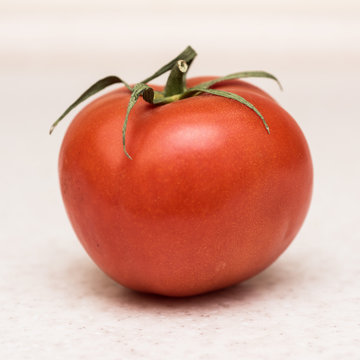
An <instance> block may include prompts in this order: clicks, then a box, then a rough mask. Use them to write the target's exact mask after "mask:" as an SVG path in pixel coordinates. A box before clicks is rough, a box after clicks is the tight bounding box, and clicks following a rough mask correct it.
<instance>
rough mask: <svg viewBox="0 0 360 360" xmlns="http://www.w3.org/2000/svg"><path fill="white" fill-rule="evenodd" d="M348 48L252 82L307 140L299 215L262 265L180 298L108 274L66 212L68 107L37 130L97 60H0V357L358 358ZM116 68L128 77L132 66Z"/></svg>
mask: <svg viewBox="0 0 360 360" xmlns="http://www.w3.org/2000/svg"><path fill="white" fill-rule="evenodd" d="M359 54H360V51H359V52H357V57H356V58H354V57H348V58H341V57H339V56H336V55H335V54H334V56H333V57H331V56H330V57H329V56H328V55H327V54H325V55H323V56H322V57H321V56H320V55H319V57H316V56H315V57H314V58H313V60H314V61H312V64H310V62H305V64H304V66H303V67H301V66H299V65H300V64H302V62H301V61H300V60H297V62H295V64H294V63H292V62H291V61H289V59H285V60H283V61H282V62H281V61H280V63H279V64H278V65H276V64H277V63H276V62H275V61H274V62H273V63H271V64H272V65H273V68H274V69H275V70H276V71H275V72H276V74H277V75H278V76H279V77H280V78H281V79H282V81H283V85H284V87H285V91H284V92H283V93H280V92H279V91H278V89H276V87H275V85H273V84H269V83H266V80H263V81H260V80H259V81H257V82H256V83H257V84H261V85H262V86H263V84H264V87H265V88H266V90H268V91H269V92H270V93H271V94H272V95H273V96H274V97H276V98H277V99H278V101H279V102H280V103H281V104H282V105H283V106H284V107H285V108H286V109H287V110H288V111H289V112H290V113H291V114H292V115H293V116H294V117H295V118H296V119H297V121H298V123H299V124H300V126H301V127H302V129H303V130H304V133H305V135H306V137H307V139H308V142H309V144H310V148H311V152H312V155H313V160H314V169H315V184H314V194H313V201H312V205H311V208H310V211H309V214H308V217H307V219H306V221H305V224H304V226H303V227H302V229H301V231H300V233H299V234H298V236H297V237H296V239H295V240H294V242H293V243H292V245H291V246H290V247H289V249H288V250H287V251H286V252H285V253H284V254H283V255H282V256H281V257H280V258H279V259H278V260H277V261H276V262H275V263H274V264H273V265H272V266H271V267H269V268H268V269H267V270H266V271H264V272H263V273H261V274H260V275H258V276H256V277H255V278H253V279H251V280H249V281H247V282H245V283H242V284H238V285H236V286H233V287H231V288H228V289H224V290H221V291H218V292H214V293H210V294H205V295H201V296H196V297H191V298H182V299H172V298H166V297H160V296H155V295H144V294H139V293H135V292H132V291H130V290H127V289H125V288H123V287H121V286H120V285H118V284H116V283H115V282H113V281H112V280H110V279H109V278H107V277H106V276H105V275H104V274H103V273H102V272H101V271H100V270H99V269H98V268H97V267H96V266H95V265H94V264H93V263H92V262H91V261H90V260H89V258H88V257H87V255H86V253H85V251H84V250H83V249H82V247H81V246H80V244H79V242H78V241H77V239H76V237H75V235H74V233H73V231H72V229H71V226H70V224H69V222H68V219H67V217H66V214H65V211H64V208H63V204H62V201H61V197H60V192H59V187H58V179H57V155H58V151H59V146H60V143H61V139H62V136H63V134H64V131H65V129H66V126H67V124H68V123H69V121H70V120H69V119H67V121H64V124H62V125H61V126H59V128H58V129H57V131H56V133H55V134H54V135H53V136H51V137H50V136H48V135H47V131H48V128H49V125H50V124H51V122H52V121H53V120H54V118H56V117H57V116H58V115H59V113H60V112H61V111H62V110H63V108H64V107H65V106H66V105H68V103H69V102H70V101H71V100H73V99H74V98H75V96H77V95H78V94H79V91H81V90H83V89H84V87H86V86H87V85H88V84H89V83H91V82H92V81H93V80H95V79H96V77H95V78H94V74H93V72H94V69H95V66H97V64H93V65H92V66H93V67H92V68H91V65H87V66H88V67H86V66H85V67H84V68H83V69H82V68H81V67H79V66H78V67H77V68H71V67H69V66H68V65H67V66H66V67H65V68H63V69H62V70H60V69H61V67H60V65H58V64H57V65H56V66H55V67H54V68H52V67H51V66H50V65H48V67H47V68H46V69H44V68H42V67H41V66H42V65H41V63H40V65H36V64H35V65H34V64H33V63H31V64H30V65H28V66H27V67H24V68H21V69H20V68H19V67H17V65H16V64H15V65H14V66H12V65H11V64H9V63H7V65H6V66H7V67H6V68H5V70H4V69H2V70H0V78H1V82H2V85H1V87H0V99H2V100H1V103H2V104H1V109H0V112H1V123H0V130H1V131H0V137H1V138H0V140H1V142H0V144H1V148H2V151H1V152H0V163H1V170H0V171H1V177H0V179H1V185H2V186H1V192H2V193H1V203H0V212H1V213H0V215H1V216H0V228H1V231H0V241H1V251H0V272H1V278H0V357H1V358H2V359H36V360H41V359H50V358H51V359H102V360H110V359H156V360H159V359H240V358H242V359H262V358H266V359H277V360H281V359H286V360H290V359H359V358H360V287H359V277H360V257H359V253H360V227H359V220H360V219H359V200H360V190H359V180H360V166H359V155H360V146H359V131H360V121H359V106H358V104H359V101H360V100H359V93H360V91H359V90H360V88H359V85H358V84H359V80H360V69H359V65H358V64H359V63H360V62H359V61H358V60H359ZM269 56H270V55H269ZM270 58H271V56H270ZM215 60H216V61H215V64H216V63H220V62H221V59H220V58H219V59H215ZM149 61H150V60H149ZM227 61H230V60H227ZM202 62H203V63H206V59H205V58H203V59H202ZM270 62H271V61H270ZM225 63H226V61H225ZM259 63H260V62H259ZM129 64H130V62H129ZM154 64H155V65H154ZM154 64H153V66H152V67H156V63H155V62H154ZM312 65H314V66H312ZM295 66H296V71H295V70H294V67H295ZM152 67H151V68H152ZM149 68H150V66H149ZM195 69H196V71H197V73H198V74H203V72H201V71H200V68H195ZM334 69H337V71H334ZM232 70H233V68H230V71H229V72H231V71H232ZM340 70H341V71H340ZM194 73H196V72H194ZM125 75H126V73H125ZM127 75H128V76H129V78H131V77H133V78H135V70H131V71H130V72H128V74H127ZM144 75H146V74H144Z"/></svg>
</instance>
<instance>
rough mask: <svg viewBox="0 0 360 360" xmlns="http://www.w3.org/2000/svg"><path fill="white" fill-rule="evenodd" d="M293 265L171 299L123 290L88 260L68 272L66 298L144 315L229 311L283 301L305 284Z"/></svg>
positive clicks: (281, 265)
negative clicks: (250, 304) (94, 301)
mask: <svg viewBox="0 0 360 360" xmlns="http://www.w3.org/2000/svg"><path fill="white" fill-rule="evenodd" d="M294 262H296V259H294V258H292V259H289V260H287V261H282V260H280V261H278V262H276V263H275V264H273V265H272V266H270V268H268V269H267V270H265V271H264V272H262V273H261V274H259V275H257V276H256V277H254V278H252V279H250V280H248V281H245V282H243V283H240V284H237V285H234V286H231V287H228V288H225V289H222V290H218V291H214V292H210V293H206V294H202V295H197V296H192V297H183V298H172V297H166V296H161V295H155V294H146V293H139V292H136V291H133V290H129V289H127V288H124V287H123V286H121V285H119V284H117V283H116V282H115V281H113V280H111V279H110V278H109V277H107V276H106V275H105V274H104V273H103V272H102V271H101V270H100V269H98V268H97V267H96V266H95V265H94V264H93V263H92V262H91V261H90V260H89V259H86V258H82V259H77V261H76V264H75V263H74V264H70V265H69V266H68V267H67V269H66V270H65V271H66V273H67V274H68V278H69V280H70V284H69V287H67V291H69V292H70V293H72V294H67V295H70V296H72V295H74V296H75V297H81V298H82V297H89V298H96V299H97V300H99V301H102V302H104V301H105V302H107V304H108V305H109V306H118V307H122V308H126V309H127V310H134V311H139V310H141V311H142V312H144V311H147V310H148V311H152V312H154V310H155V312H156V310H158V311H164V310H165V311H166V310H170V309H171V310H172V311H174V310H175V309H176V310H177V311H178V310H182V311H184V310H185V311H187V310H196V309H204V308H207V309H208V310H211V309H216V308H229V307H231V306H234V304H244V303H248V302H257V301H261V299H263V298H265V297H266V298H267V299H268V298H274V299H276V298H280V297H283V296H284V294H287V293H291V292H292V290H293V289H294V288H295V287H299V286H301V284H302V283H303V281H304V279H303V277H302V271H301V270H300V268H301V266H296V265H298V264H294ZM75 268H76V269H75ZM169 313H171V312H169Z"/></svg>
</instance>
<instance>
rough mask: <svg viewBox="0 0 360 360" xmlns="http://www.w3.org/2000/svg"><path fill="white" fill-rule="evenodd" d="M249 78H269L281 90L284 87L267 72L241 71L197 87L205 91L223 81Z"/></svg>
mask: <svg viewBox="0 0 360 360" xmlns="http://www.w3.org/2000/svg"><path fill="white" fill-rule="evenodd" d="M249 77H255V78H268V79H272V80H275V81H276V82H277V84H278V85H279V88H280V90H282V89H283V88H282V86H281V84H280V81H279V80H278V79H277V78H276V77H275V76H274V75H272V74H270V73H268V72H266V71H241V72H237V73H234V74H230V75H226V76H222V77H219V78H216V79H214V80H210V81H206V82H203V83H200V84H199V85H197V86H196V87H197V88H198V87H201V88H204V89H208V88H210V87H211V86H213V85H215V84H217V83H219V82H222V81H226V80H235V79H243V78H249Z"/></svg>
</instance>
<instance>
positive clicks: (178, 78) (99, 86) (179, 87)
mask: <svg viewBox="0 0 360 360" xmlns="http://www.w3.org/2000/svg"><path fill="white" fill-rule="evenodd" d="M196 55H197V53H196V52H195V50H194V49H193V48H192V47H191V46H188V47H187V48H186V49H185V50H184V51H183V52H182V53H180V54H179V55H178V56H177V57H176V58H175V59H173V60H171V61H170V62H169V63H167V64H166V65H164V66H163V67H161V68H160V69H159V70H158V71H156V72H155V73H154V74H153V75H151V76H149V77H148V78H146V79H145V80H143V81H141V82H139V83H137V84H136V85H135V86H133V87H131V86H130V85H129V84H128V83H127V82H126V81H124V80H123V79H121V78H119V77H117V76H114V75H111V76H107V77H105V78H103V79H101V80H99V81H97V82H96V83H95V84H93V85H92V86H91V87H90V88H88V89H87V90H86V91H85V92H84V93H83V94H82V95H80V97H79V98H78V99H77V100H75V101H74V102H73V103H72V104H71V105H70V106H69V107H68V108H67V109H66V110H65V111H64V113H63V114H62V115H61V116H60V117H59V118H58V119H57V120H56V121H55V122H54V123H53V124H52V126H51V128H50V134H51V133H52V132H53V130H54V129H55V127H56V126H57V125H58V123H59V122H60V121H61V120H62V119H63V118H64V117H65V116H66V115H67V114H68V113H69V112H70V111H71V110H73V109H74V108H75V107H76V106H78V105H79V104H80V103H82V102H83V101H85V100H86V99H88V98H89V97H91V96H92V95H94V94H96V93H98V92H99V91H101V90H103V89H105V88H106V87H108V86H110V85H113V84H116V83H122V84H123V85H124V86H125V87H126V88H127V89H128V90H129V92H130V93H131V96H130V100H129V103H128V107H127V111H126V116H125V119H124V123H123V128H122V138H123V139H122V140H123V150H124V153H125V155H126V156H127V157H128V158H129V159H132V158H131V156H130V155H129V154H128V152H127V151H126V146H125V139H126V128H127V123H128V118H129V114H130V111H131V109H132V108H133V107H134V105H135V104H136V102H137V101H138V99H139V97H140V96H142V98H143V99H144V100H145V101H146V102H148V103H150V104H152V105H165V104H169V103H172V102H174V101H179V100H182V99H185V98H189V97H193V96H198V95H200V94H203V93H207V94H211V95H215V96H221V97H225V98H228V99H231V100H236V101H238V102H239V103H241V104H243V105H245V106H247V107H248V108H249V109H251V110H252V111H254V112H255V113H256V114H257V116H258V117H259V118H260V119H261V121H262V122H263V125H264V127H265V129H266V131H267V132H268V134H270V129H269V126H268V124H267V123H266V121H265V119H264V117H263V115H262V114H261V113H260V111H259V110H258V109H257V108H256V107H255V106H254V105H253V104H251V103H250V102H249V101H247V100H246V99H244V98H243V97H241V96H239V95H237V94H234V93H231V92H227V91H223V90H218V89H212V88H211V87H212V86H213V85H215V84H217V83H219V82H222V81H226V80H234V79H243V78H249V77H257V78H269V79H272V80H274V81H276V82H277V83H278V85H279V87H280V89H281V90H282V86H281V84H280V82H279V80H278V79H277V78H276V77H275V76H274V75H272V74H270V73H268V72H265V71H243V72H237V73H233V74H230V75H227V76H223V77H218V78H216V79H213V80H210V81H206V82H203V83H200V84H198V85H196V86H194V87H191V88H187V87H186V74H187V72H188V70H189V68H190V65H191V63H192V61H193V60H194V58H195V57H196ZM167 71H170V75H169V77H168V80H167V82H166V85H165V88H164V91H156V90H154V89H153V88H151V87H150V86H149V85H147V83H148V82H149V81H151V80H153V79H155V78H157V77H159V76H160V75H162V74H164V73H165V72H167Z"/></svg>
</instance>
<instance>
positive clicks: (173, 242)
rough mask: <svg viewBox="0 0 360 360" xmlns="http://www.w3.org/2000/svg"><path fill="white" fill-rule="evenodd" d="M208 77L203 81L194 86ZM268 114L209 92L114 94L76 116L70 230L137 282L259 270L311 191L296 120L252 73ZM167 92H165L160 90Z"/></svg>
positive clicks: (107, 265)
mask: <svg viewBox="0 0 360 360" xmlns="http://www.w3.org/2000/svg"><path fill="white" fill-rule="evenodd" d="M208 79H210V78H204V77H202V78H193V79H190V80H188V85H189V86H194V85H195V84H197V83H199V82H202V81H206V80H208ZM214 88H217V89H221V90H226V91H230V92H233V93H236V94H238V95H240V96H242V97H244V98H245V99H246V100H248V101H250V102H251V103H252V104H253V105H254V106H255V107H256V108H257V109H258V110H259V111H260V112H261V113H262V115H263V116H264V117H265V119H266V121H267V123H268V125H269V127H270V131H271V133H270V135H269V134H267V132H266V130H265V128H264V126H263V124H262V122H261V120H260V119H259V117H258V116H257V115H256V114H255V113H254V112H253V111H252V110H250V109H249V108H247V107H246V106H244V105H242V104H240V103H238V102H236V101H234V100H230V99H225V98H221V97H218V96H214V95H209V94H203V95H200V96H196V97H192V98H187V99H184V100H181V101H177V102H173V103H171V104H167V105H162V106H157V107H156V106H153V105H150V104H147V103H145V102H144V101H143V100H142V99H140V100H139V101H138V103H137V104H136V106H135V107H134V108H133V110H132V112H131V113H130V117H129V122H128V129H127V133H126V144H127V145H126V146H127V150H128V152H129V154H130V155H131V156H132V158H133V160H130V159H128V158H127V157H126V156H125V154H124V152H123V149H122V125H123V121H124V118H125V114H126V109H127V104H128V102H129V97H130V93H129V91H128V90H126V89H125V88H123V89H119V90H115V91H112V92H110V93H108V94H106V95H104V96H102V97H101V98H99V99H97V100H95V101H93V102H92V103H91V104H89V105H88V106H86V107H85V108H84V109H83V110H82V111H81V112H80V113H79V114H78V115H77V116H76V117H75V119H74V120H73V121H72V123H71V125H70V126H69V128H68V130H67V133H66V135H65V138H64V141H63V144H62V147H61V152H60V158H59V173H60V184H61V190H62V195H63V199H64V202H65V206H66V210H67V213H68V216H69V218H70V220H71V223H72V226H73V228H74V230H75V232H76V234H77V236H78V238H79V239H80V241H81V243H82V245H83V246H84V248H85V249H86V251H87V252H88V254H89V255H90V256H91V258H92V259H93V260H94V261H95V263H96V264H97V265H98V266H99V267H100V268H101V269H102V270H103V271H104V272H105V273H107V274H108V275H109V276H111V277H112V278H113V279H115V280H116V281H117V282H119V283H120V284H122V285H124V286H126V287H129V288H131V289H135V290H139V291H144V292H152V293H157V294H163V295H169V296H188V295H195V294H200V293H203V292H207V291H211V290H216V289H220V288H223V287H226V286H229V285H232V284H235V283H237V282H239V281H242V280H245V279H248V278H249V277H251V276H253V275H255V274H257V273H259V272H260V271H261V270H263V269H265V268H266V267H267V266H269V265H270V264H271V263H272V262H273V261H274V260H275V259H276V258H277V257H278V256H279V255H280V254H281V253H282V252H283V251H284V250H285V249H286V247H287V246H288V245H289V244H290V242H291V241H292V240H293V238H294V237H295V235H296V234H297V232H298V230H299V228H300V226H301V225H302V223H303V221H304V218H305V215H306V213H307V210H308V207H309V203H310V198H311V192H312V177H313V172H312V162H311V157H310V153H309V149H308V146H307V143H306V140H305V138H304V136H303V134H302V132H301V130H300V128H299V127H298V125H297V124H296V123H295V121H294V120H293V119H292V117H291V116H290V115H289V114H288V113H287V112H286V111H285V110H283V109H282V108H281V107H280V106H279V105H278V104H277V102H276V101H275V100H274V99H272V98H271V97H270V96H269V95H267V94H266V93H265V92H263V91H262V90H260V89H259V88H257V87H255V86H253V85H250V84H249V83H246V82H244V81H239V80H234V81H227V82H223V83H221V85H220V84H218V85H216V86H214ZM157 89H159V88H157Z"/></svg>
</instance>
